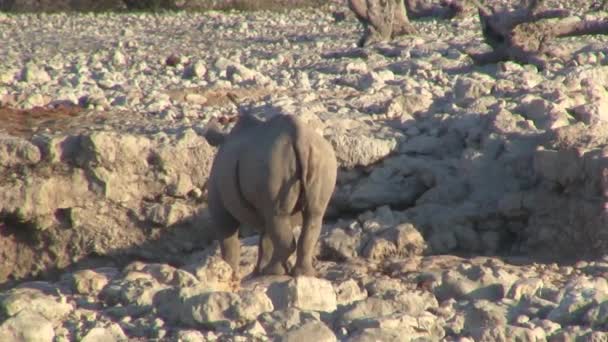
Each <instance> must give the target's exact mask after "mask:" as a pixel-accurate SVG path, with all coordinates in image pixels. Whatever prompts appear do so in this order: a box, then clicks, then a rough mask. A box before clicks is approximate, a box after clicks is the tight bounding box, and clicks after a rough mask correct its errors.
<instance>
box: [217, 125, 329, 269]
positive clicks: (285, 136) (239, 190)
mask: <svg viewBox="0 0 608 342" xmlns="http://www.w3.org/2000/svg"><path fill="white" fill-rule="evenodd" d="M206 136H208V137H212V139H210V141H212V143H213V142H215V143H220V144H221V146H220V149H219V151H218V153H217V155H216V157H215V160H214V162H213V167H212V170H211V175H210V178H209V183H208V184H209V211H210V214H211V217H212V219H213V221H214V224H215V227H216V230H217V238H218V239H219V240H220V245H221V250H222V257H223V258H224V260H226V262H228V263H229V264H230V266H232V268H233V270H234V271H235V274H237V275H238V266H239V259H240V245H239V239H238V228H239V225H240V224H246V225H248V226H252V227H256V229H258V230H259V231H260V233H261V236H260V244H259V248H260V249H259V253H258V261H257V265H256V273H258V274H266V275H270V274H272V275H282V274H287V273H289V270H288V265H287V259H288V258H289V256H290V255H291V254H292V253H293V252H294V251H296V249H297V259H296V264H295V267H294V269H293V270H292V272H291V273H292V274H293V275H294V276H296V275H308V276H313V275H314V273H315V272H314V268H313V265H312V259H313V252H314V247H315V244H316V242H317V240H318V238H319V233H320V230H321V223H322V219H323V215H324V214H325V210H326V208H327V204H328V202H329V199H330V197H331V195H332V193H333V190H334V187H335V184H336V173H337V161H336V157H335V153H334V150H333V148H332V146H331V145H330V144H329V143H328V142H327V141H326V140H325V139H324V138H323V137H321V136H320V135H318V134H317V133H316V132H314V131H313V130H312V129H310V128H308V127H307V126H306V125H305V124H304V123H303V122H302V121H301V120H300V119H298V118H297V117H294V116H291V115H277V116H275V117H273V118H272V119H269V120H268V121H261V120H259V119H257V118H254V117H252V116H248V115H242V116H240V117H239V120H238V121H237V123H236V125H235V126H234V128H233V129H232V131H231V132H230V133H229V134H227V135H224V136H222V135H221V134H220V133H218V132H217V131H213V130H212V129H210V130H208V132H207V134H206ZM300 222H301V223H302V234H301V235H300V238H299V240H298V241H297V244H296V241H295V238H294V233H293V225H294V224H298V223H300ZM296 246H297V247H296Z"/></svg>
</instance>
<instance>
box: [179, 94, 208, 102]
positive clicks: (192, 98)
mask: <svg viewBox="0 0 608 342" xmlns="http://www.w3.org/2000/svg"><path fill="white" fill-rule="evenodd" d="M185 100H186V102H188V103H192V104H196V105H204V104H205V103H207V101H208V100H207V98H206V97H205V96H203V95H201V94H196V93H188V94H186V96H185Z"/></svg>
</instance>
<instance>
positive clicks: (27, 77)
mask: <svg viewBox="0 0 608 342" xmlns="http://www.w3.org/2000/svg"><path fill="white" fill-rule="evenodd" d="M21 79H22V80H23V81H25V82H28V83H33V84H40V83H46V82H48V81H50V80H51V76H49V74H48V73H47V72H46V70H44V69H43V68H41V67H39V66H38V65H36V64H33V63H30V64H28V65H26V66H25V68H23V70H22V74H21Z"/></svg>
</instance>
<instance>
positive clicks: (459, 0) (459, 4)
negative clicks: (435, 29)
mask: <svg viewBox="0 0 608 342" xmlns="http://www.w3.org/2000/svg"><path fill="white" fill-rule="evenodd" d="M469 3H470V2H469V1H467V0H405V8H406V9H407V14H408V16H409V18H410V19H418V18H424V17H435V18H442V19H452V18H454V17H456V16H460V15H462V14H464V13H465V12H467V11H468V9H469V8H471V9H473V8H474V7H473V6H470V5H469Z"/></svg>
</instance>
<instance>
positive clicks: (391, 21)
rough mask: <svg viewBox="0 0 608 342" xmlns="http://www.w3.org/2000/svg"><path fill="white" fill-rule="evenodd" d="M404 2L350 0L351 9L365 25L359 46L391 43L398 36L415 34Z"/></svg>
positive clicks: (399, 0) (398, 0)
mask: <svg viewBox="0 0 608 342" xmlns="http://www.w3.org/2000/svg"><path fill="white" fill-rule="evenodd" d="M403 1H404V0H348V6H349V8H350V9H351V10H352V11H353V12H354V13H355V16H356V17H357V19H359V21H360V22H361V24H363V28H364V32H363V36H362V37H361V39H360V40H359V42H358V45H359V46H366V45H369V44H372V43H375V42H381V41H389V40H391V39H393V38H394V37H396V36H400V35H404V34H410V33H414V32H415V31H416V30H415V29H414V27H413V26H412V24H411V23H410V21H409V19H408V16H407V11H406V9H405V4H404V3H403Z"/></svg>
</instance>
